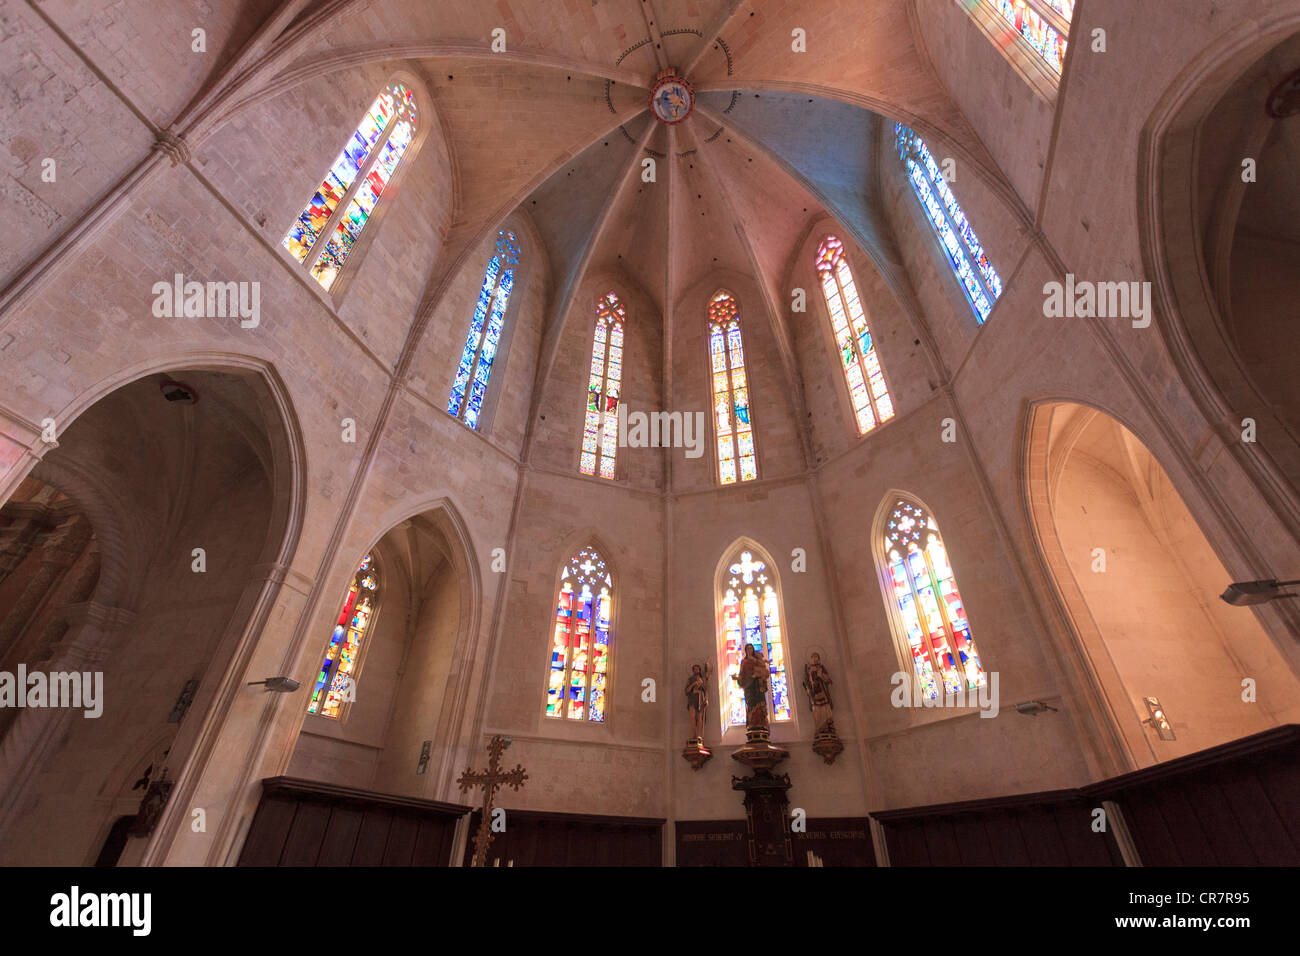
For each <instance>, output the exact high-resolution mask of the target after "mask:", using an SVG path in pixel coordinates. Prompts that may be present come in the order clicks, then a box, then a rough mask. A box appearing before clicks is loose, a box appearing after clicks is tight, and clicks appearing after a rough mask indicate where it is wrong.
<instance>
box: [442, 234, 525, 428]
mask: <svg viewBox="0 0 1300 956" xmlns="http://www.w3.org/2000/svg"><path fill="white" fill-rule="evenodd" d="M517 265H519V241H518V240H517V239H516V238H515V234H514V233H513V232H506V231H505V230H504V229H503V230H502V231H501V232H500V233H499V234H498V235H497V250H496V255H494V256H493V257H492V259H491V260H490V261H489V262H488V265H487V271H486V272H485V273H484V274H483V287H482V288H481V289H479V294H478V304H477V305H476V306H475V307H474V318H473V319H472V320H471V321H470V324H469V335H468V336H467V337H466V338H465V349H464V351H462V352H461V355H460V366H459V367H458V368H457V369H456V379H455V381H453V382H452V384H451V398H450V399H448V401H447V411H448V412H449V413H451V414H452V415H455V416H456V417H457V418H459V419H461V420H463V421H464V422H465V424H466V425H468V426H469V427H470V428H478V420H479V415H480V414H481V413H482V411H483V398H484V396H485V395H487V385H488V376H489V375H491V374H492V360H493V359H494V358H496V354H497V346H498V345H499V344H500V342H501V327H502V324H503V323H504V321H505V315H506V308H507V306H508V305H509V304H510V290H511V289H512V288H513V287H514V283H515V266H517ZM467 395H468V398H467V397H466V396H467Z"/></svg>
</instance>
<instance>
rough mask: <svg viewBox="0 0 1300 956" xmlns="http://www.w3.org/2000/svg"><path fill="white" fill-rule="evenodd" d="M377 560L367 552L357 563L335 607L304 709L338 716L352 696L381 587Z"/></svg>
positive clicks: (340, 715) (326, 715)
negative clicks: (335, 616)
mask: <svg viewBox="0 0 1300 956" xmlns="http://www.w3.org/2000/svg"><path fill="white" fill-rule="evenodd" d="M379 581H380V572H379V567H378V562H377V561H376V560H375V557H374V555H373V554H371V553H367V554H366V555H365V556H364V557H363V558H362V559H361V563H360V564H358V565H357V570H356V573H355V574H353V576H352V581H351V582H350V583H349V584H348V590H347V593H346V594H345V595H344V598H343V606H342V608H341V609H340V610H339V616H338V620H337V621H336V622H335V625H334V630H333V632H332V633H331V634H330V639H329V642H328V643H327V644H326V645H325V653H324V663H322V664H321V666H320V670H319V671H318V672H317V674H316V683H315V685H314V686H313V687H312V691H311V697H310V698H308V702H307V713H309V714H320V715H321V716H322V717H329V718H331V719H334V720H338V719H340V718H342V717H343V713H344V705H345V704H346V703H347V702H348V701H350V700H354V699H355V698H356V694H355V692H354V691H353V688H354V687H355V686H356V681H357V678H358V677H360V675H361V659H362V653H363V651H365V650H367V649H368V648H369V642H368V641H367V640H366V638H367V637H368V636H369V635H370V634H371V633H373V630H374V629H373V627H372V626H371V625H372V623H373V620H374V618H375V616H376V614H377V612H378V610H379V600H380V597H381V596H382V593H383V592H382V591H381V590H380V587H379Z"/></svg>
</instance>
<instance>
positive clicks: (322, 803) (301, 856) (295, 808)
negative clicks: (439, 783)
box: [239, 777, 469, 866]
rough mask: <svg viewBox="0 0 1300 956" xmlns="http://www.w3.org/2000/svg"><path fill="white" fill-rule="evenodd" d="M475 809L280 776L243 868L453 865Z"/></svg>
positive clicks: (252, 833)
mask: <svg viewBox="0 0 1300 956" xmlns="http://www.w3.org/2000/svg"><path fill="white" fill-rule="evenodd" d="M468 812H469V808H468V807H462V806H458V805H456V804H449V803H438V802H436V801H433V800H416V799H413V798H410V797H398V796H390V795H385V794H379V793H370V792H368V791H364V790H354V789H352V788H348V787H336V786H332V785H329V784H320V783H313V782H312V781H308V780H295V779H292V778H289V777H274V778H271V779H269V780H264V781H263V782H262V801H261V803H260V804H259V805H258V808H257V813H256V814H255V815H254V817H253V824H252V826H251V827H250V828H249V831H248V839H247V840H245V841H244V848H243V852H242V853H241V855H240V858H239V865H240V866H447V865H448V863H449V862H450V860H451V849H452V843H453V842H454V837H455V829H456V820H457V819H458V818H459V817H461V816H463V815H464V814H466V813H468Z"/></svg>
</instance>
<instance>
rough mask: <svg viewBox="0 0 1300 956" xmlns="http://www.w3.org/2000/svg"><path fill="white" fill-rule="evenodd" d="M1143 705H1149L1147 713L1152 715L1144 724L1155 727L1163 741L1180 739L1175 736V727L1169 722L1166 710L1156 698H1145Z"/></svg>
mask: <svg viewBox="0 0 1300 956" xmlns="http://www.w3.org/2000/svg"><path fill="white" fill-rule="evenodd" d="M1142 703H1144V704H1146V705H1147V713H1148V714H1150V715H1151V716H1150V717H1148V718H1147V719H1146V720H1144V721H1142V723H1144V724H1150V725H1151V726H1152V727H1154V728H1155V730H1156V733H1157V734H1159V735H1160V739H1161V740H1177V739H1178V738H1177V737H1175V736H1174V725H1173V724H1171V723H1170V722H1169V718H1168V717H1167V716H1166V715H1165V709H1164V708H1163V707H1161V706H1160V701H1159V700H1157V699H1156V698H1154V697H1143V698H1142Z"/></svg>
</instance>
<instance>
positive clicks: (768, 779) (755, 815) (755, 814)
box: [731, 727, 794, 866]
mask: <svg viewBox="0 0 1300 956" xmlns="http://www.w3.org/2000/svg"><path fill="white" fill-rule="evenodd" d="M788 756H790V752H789V751H788V750H785V749H784V748H782V747H778V746H776V745H775V744H773V743H772V742H771V741H770V740H769V739H768V731H767V728H766V727H751V728H749V729H748V730H747V731H746V732H745V745H744V746H743V747H741V748H740V749H739V750H737V751H736V752H735V753H733V754H732V755H731V759H732V760H736V761H739V762H740V763H743V764H744V765H745V766H747V767H750V768H752V769H753V771H754V773H753V775H752V776H749V777H736V776H733V777H732V778H731V789H733V790H741V791H743V792H744V794H745V818H746V822H747V823H748V825H749V863H750V866H793V865H794V849H793V847H792V846H791V844H790V823H789V806H790V801H789V800H788V799H787V797H786V791H787V790H789V789H790V775H789V774H788V773H783V774H781V775H780V776H779V777H778V776H777V775H776V774H774V773H773V772H772V768H773V767H775V766H776V765H777V764H779V763H780V762H781V761H782V760H784V759H785V758H786V757H788Z"/></svg>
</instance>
